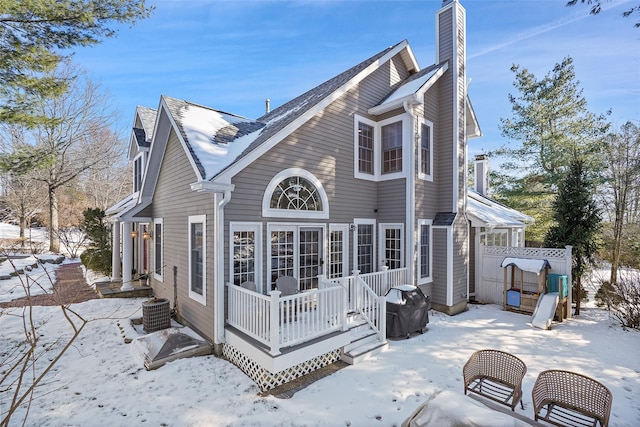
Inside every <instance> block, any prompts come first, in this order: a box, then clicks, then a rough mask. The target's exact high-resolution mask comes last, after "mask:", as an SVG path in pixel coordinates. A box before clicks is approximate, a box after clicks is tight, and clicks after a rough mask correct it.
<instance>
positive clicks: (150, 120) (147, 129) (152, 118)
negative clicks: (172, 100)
mask: <svg viewBox="0 0 640 427" xmlns="http://www.w3.org/2000/svg"><path fill="white" fill-rule="evenodd" d="M136 114H137V115H138V117H139V118H140V121H141V122H142V129H143V130H144V135H145V143H146V146H147V147H148V146H149V145H150V144H151V139H152V138H153V127H154V126H155V124H156V115H157V114H158V112H157V110H155V109H153V108H148V107H142V106H140V105H138V106H137V107H136Z"/></svg>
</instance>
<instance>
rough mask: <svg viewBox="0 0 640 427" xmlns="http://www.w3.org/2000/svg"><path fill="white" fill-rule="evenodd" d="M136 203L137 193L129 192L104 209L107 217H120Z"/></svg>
mask: <svg viewBox="0 0 640 427" xmlns="http://www.w3.org/2000/svg"><path fill="white" fill-rule="evenodd" d="M137 203H138V193H137V192H136V193H131V194H129V195H128V196H127V197H125V198H124V199H122V200H120V201H119V202H118V203H116V204H115V205H113V206H111V207H110V208H108V209H107V210H106V211H105V215H106V216H107V217H121V216H122V215H123V214H125V213H127V212H128V211H130V210H131V209H133V208H134V207H135V206H136V204H137Z"/></svg>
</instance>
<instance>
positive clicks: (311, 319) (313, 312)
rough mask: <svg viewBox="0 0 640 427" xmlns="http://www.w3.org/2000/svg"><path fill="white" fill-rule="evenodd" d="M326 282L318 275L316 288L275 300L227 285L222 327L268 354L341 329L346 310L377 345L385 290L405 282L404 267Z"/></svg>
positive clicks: (382, 331) (275, 296)
mask: <svg viewBox="0 0 640 427" xmlns="http://www.w3.org/2000/svg"><path fill="white" fill-rule="evenodd" d="M353 273H354V274H353V276H349V277H341V278H335V279H327V278H325V277H324V276H322V275H320V276H318V287H319V289H312V290H310V291H305V292H302V293H299V294H295V295H289V296H285V297H283V296H281V294H280V292H279V291H271V292H269V295H263V294H260V293H257V292H253V291H250V290H247V289H244V288H241V287H239V286H235V285H233V284H231V283H227V290H228V303H229V305H228V314H227V324H229V325H231V326H233V327H234V328H236V329H238V330H239V331H241V332H242V333H244V334H246V335H248V336H249V337H251V338H253V339H255V340H257V341H259V342H260V343H262V344H264V345H265V346H267V347H268V348H269V352H270V353H271V355H273V356H276V355H278V354H280V349H281V348H283V347H290V346H294V345H297V344H301V343H303V342H306V341H309V340H312V339H315V338H319V337H322V336H324V335H328V334H331V333H333V332H336V331H345V330H347V312H355V313H359V314H360V315H362V317H363V319H365V320H366V321H367V323H369V325H370V326H371V328H372V329H374V330H375V331H376V333H377V334H378V336H379V338H380V340H381V341H384V340H385V336H386V308H387V307H386V300H385V297H384V295H385V294H386V293H387V291H388V290H389V289H390V288H392V287H394V286H398V285H402V284H406V283H408V282H407V269H406V268H401V269H397V270H388V269H387V268H386V267H385V268H383V270H382V271H379V272H375V273H367V274H359V273H358V271H357V270H356V271H354V272H353Z"/></svg>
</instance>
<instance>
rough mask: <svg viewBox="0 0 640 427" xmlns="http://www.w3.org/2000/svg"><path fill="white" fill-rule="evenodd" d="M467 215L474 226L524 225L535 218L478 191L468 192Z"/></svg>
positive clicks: (530, 222)
mask: <svg viewBox="0 0 640 427" xmlns="http://www.w3.org/2000/svg"><path fill="white" fill-rule="evenodd" d="M467 194H468V197H467V215H468V216H469V218H470V219H471V224H472V225H473V226H474V227H489V228H494V227H524V226H525V225H527V224H532V223H533V222H534V219H533V218H531V217H530V216H528V215H525V214H523V213H522V212H519V211H517V210H515V209H511V208H510V207H507V206H505V205H503V204H501V203H498V202H496V201H495V200H491V199H489V198H488V197H485V196H483V195H481V194H480V193H478V192H476V191H472V190H469V191H468V192H467Z"/></svg>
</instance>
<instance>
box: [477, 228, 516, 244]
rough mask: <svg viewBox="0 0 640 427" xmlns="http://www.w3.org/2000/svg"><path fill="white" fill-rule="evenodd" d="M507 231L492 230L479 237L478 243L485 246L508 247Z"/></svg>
mask: <svg viewBox="0 0 640 427" xmlns="http://www.w3.org/2000/svg"><path fill="white" fill-rule="evenodd" d="M507 233H508V230H501V229H498V230H493V231H489V232H487V233H486V234H485V235H484V236H481V237H480V242H481V243H482V244H484V245H485V246H509V240H508V239H509V236H508V234H507Z"/></svg>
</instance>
